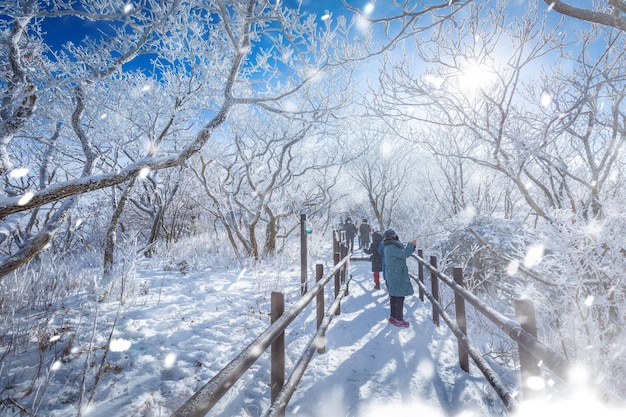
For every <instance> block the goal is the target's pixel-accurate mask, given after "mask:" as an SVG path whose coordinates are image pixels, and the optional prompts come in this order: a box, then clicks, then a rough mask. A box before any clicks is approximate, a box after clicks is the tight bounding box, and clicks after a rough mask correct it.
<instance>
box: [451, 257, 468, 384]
mask: <svg viewBox="0 0 626 417" xmlns="http://www.w3.org/2000/svg"><path fill="white" fill-rule="evenodd" d="M452 276H453V277H454V282H456V283H457V284H458V285H460V286H461V287H463V288H465V283H464V281H463V269H461V268H454V269H453V270H452ZM454 308H455V313H456V325H457V326H458V327H459V330H461V332H462V333H463V334H464V335H465V336H466V337H467V319H466V316H465V300H464V299H463V297H461V296H460V295H459V294H457V293H456V292H455V293H454ZM458 347H459V365H460V366H461V369H463V370H464V371H465V372H468V373H469V354H468V353H467V350H466V349H465V347H464V346H463V344H462V343H461V342H460V341H458Z"/></svg>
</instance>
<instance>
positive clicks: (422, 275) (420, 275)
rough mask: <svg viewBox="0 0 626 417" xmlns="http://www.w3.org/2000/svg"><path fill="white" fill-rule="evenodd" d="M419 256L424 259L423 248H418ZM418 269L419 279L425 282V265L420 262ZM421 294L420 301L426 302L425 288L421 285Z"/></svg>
mask: <svg viewBox="0 0 626 417" xmlns="http://www.w3.org/2000/svg"><path fill="white" fill-rule="evenodd" d="M417 256H419V257H420V259H424V251H423V250H422V249H418V250H417ZM418 263H419V265H418V269H417V279H419V281H420V282H421V283H422V284H423V283H424V265H422V263H421V262H418ZM419 287H420V288H419V296H420V301H421V302H424V290H423V288H422V286H421V285H420V286H419Z"/></svg>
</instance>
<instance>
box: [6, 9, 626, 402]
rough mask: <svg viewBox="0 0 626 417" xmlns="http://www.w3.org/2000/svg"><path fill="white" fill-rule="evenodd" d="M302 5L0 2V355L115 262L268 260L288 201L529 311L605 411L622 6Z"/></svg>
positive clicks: (620, 248) (112, 272)
mask: <svg viewBox="0 0 626 417" xmlns="http://www.w3.org/2000/svg"><path fill="white" fill-rule="evenodd" d="M301 3H305V4H306V2H297V1H293V2H288V1H280V0H236V1H223V0H205V1H191V2H190V1H183V0H173V1H166V2H164V1H160V0H143V1H140V2H128V3H127V4H126V5H124V4H122V3H121V2H117V1H113V0H94V1H90V2H75V1H65V0H50V1H46V2H41V1H33V0H19V1H11V2H3V3H2V4H1V5H0V58H1V59H0V86H1V94H2V96H1V103H2V104H1V107H0V178H1V181H2V187H1V190H0V192H1V193H2V196H1V197H0V219H1V221H2V223H1V224H0V231H1V233H0V315H1V317H2V327H1V328H0V341H1V344H0V358H1V359H2V360H3V362H5V363H9V362H10V359H11V357H12V356H13V355H19V354H20V352H23V351H25V350H27V349H29V346H30V347H31V348H35V349H36V348H37V345H38V344H41V343H44V344H45V340H44V341H42V338H41V337H39V338H38V337H36V336H32V335H35V334H42V335H47V330H46V326H47V322H46V314H47V312H50V310H51V309H55V308H61V307H62V306H63V300H65V299H69V298H72V297H76V296H78V295H80V294H88V293H93V292H97V294H98V297H99V299H100V300H102V301H104V300H108V299H110V298H111V297H113V298H114V297H117V296H118V295H117V294H118V292H116V291H113V289H114V288H117V287H119V286H120V279H121V278H120V277H124V276H127V275H128V270H127V269H128V268H132V267H133V266H134V265H135V263H134V262H133V261H132V259H134V258H144V257H149V258H151V257H161V258H165V259H166V258H167V257H168V254H169V253H170V251H172V250H173V248H177V247H178V248H179V249H178V251H179V252H180V247H189V246H190V244H189V241H190V240H191V239H192V238H193V239H194V240H195V241H201V242H202V245H203V247H204V248H207V249H206V250H207V251H209V252H211V251H215V252H216V253H217V252H219V257H220V259H222V260H223V266H230V267H235V268H237V267H243V266H247V267H254V265H258V264H260V263H263V262H272V259H274V258H275V257H276V256H278V255H279V254H281V253H284V252H286V251H293V250H294V249H293V243H294V242H297V239H298V237H299V235H298V233H299V223H298V222H299V219H300V213H301V212H303V210H304V211H306V213H307V214H308V216H309V219H310V220H311V221H312V222H313V224H314V226H315V230H316V231H319V233H326V232H330V231H331V230H332V228H333V227H334V226H335V225H336V224H337V222H338V221H339V219H340V218H341V217H345V216H346V215H352V216H356V218H358V217H360V216H367V217H369V218H370V220H371V223H373V225H374V226H375V228H376V229H379V230H381V229H384V228H386V227H389V226H393V227H394V228H396V229H397V230H398V231H399V232H400V233H401V235H402V236H404V237H407V238H408V237H411V238H413V237H415V238H417V239H418V246H420V247H423V248H424V249H427V250H428V249H430V250H432V251H435V252H436V253H437V254H438V255H439V256H441V257H442V259H443V260H444V264H445V262H447V263H448V264H449V265H452V264H453V263H454V264H455V265H461V266H463V267H464V268H465V271H466V274H467V278H468V280H469V281H468V282H469V285H470V286H471V288H472V290H473V291H475V292H477V293H481V294H482V296H484V297H485V298H486V299H492V300H494V303H495V304H497V299H498V298H500V297H522V296H524V297H528V298H531V299H533V300H534V301H535V303H536V306H537V309H538V314H539V316H543V317H544V318H545V320H546V321H544V322H542V323H541V325H540V326H541V332H542V334H543V335H545V337H546V338H547V339H548V340H546V341H545V342H546V344H548V345H550V346H551V348H553V349H554V350H555V351H557V352H559V353H560V354H561V355H562V356H563V357H565V358H567V359H568V360H571V361H577V362H582V363H585V364H587V365H588V366H590V368H592V369H593V370H594V372H596V374H595V375H594V378H595V379H594V380H595V381H597V384H598V385H600V386H602V388H603V392H604V393H605V395H606V397H607V398H617V397H622V396H623V393H624V392H625V391H626V382H624V375H625V374H626V361H625V360H624V359H625V357H626V352H625V350H624V349H625V348H624V346H626V343H625V342H626V302H625V301H626V300H625V297H626V281H625V273H624V260H625V256H626V252H625V251H626V242H625V239H626V238H625V236H626V217H625V216H626V215H625V212H624V205H625V204H626V192H625V191H626V190H625V189H624V184H623V182H624V179H625V178H624V175H625V172H626V171H625V168H626V167H625V164H626V158H625V156H624V152H623V150H624V145H625V144H626V143H625V141H626V104H625V102H624V99H625V98H626V56H625V54H626V42H625V40H626V39H625V36H626V33H625V30H626V3H625V2H624V1H622V0H598V1H594V2H588V3H593V6H589V8H588V9H584V8H580V7H579V6H576V5H570V4H569V3H567V2H562V1H549V0H546V1H545V2H544V1H538V0H535V1H530V2H520V1H517V0H508V1H507V0H498V1H487V0H484V1H483V0H481V1H469V0H456V1H454V0H453V1H448V0H442V1H441V2H434V1H433V2H421V1H412V0H393V1H389V2H380V1H379V2H377V3H375V2H371V3H368V2H363V1H360V2H358V1H351V0H344V2H343V4H342V5H341V8H339V7H338V8H337V9H333V10H328V11H326V13H325V14H313V13H310V12H309V13H307V12H306V10H305V9H304V8H299V7H302V5H301ZM338 3H339V2H338ZM381 3H385V4H381ZM571 3H574V2H573V1H572V2H571ZM299 5H300V6H299ZM73 26H76V27H78V26H80V27H83V28H85V30H84V32H80V31H78V32H77V31H72V30H71V28H72V27H73ZM59 28H63V29H62V30H60V29H59ZM77 33H78V34H79V35H77ZM329 239H330V238H329ZM186 267H187V266H186ZM94 271H96V272H95V273H94ZM94 275H95V276H94ZM35 313H37V314H38V315H37V317H39V319H32V321H30V320H29V326H28V328H24V327H22V326H18V325H16V323H17V321H18V320H20V319H21V318H23V317H24V316H29V317H30V316H35ZM39 313H41V314H39ZM542 313H543V314H542ZM20 332H25V333H24V334H21V333H20ZM46 337H47V336H46ZM42 354H43V353H42ZM41 360H42V363H43V362H45V360H44V359H41ZM9 374H10V367H6V366H2V367H0V398H1V397H2V392H3V390H4V389H5V382H4V381H7V380H8V379H9V378H8V375H9ZM29 395H30V393H26V392H25V393H23V397H24V398H27V397H28V396H29ZM24 402H25V403H28V400H25V401H24Z"/></svg>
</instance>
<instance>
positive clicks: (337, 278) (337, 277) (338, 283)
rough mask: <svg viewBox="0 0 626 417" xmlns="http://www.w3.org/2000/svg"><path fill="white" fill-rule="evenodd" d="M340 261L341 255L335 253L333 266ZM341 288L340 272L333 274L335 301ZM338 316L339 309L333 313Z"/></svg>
mask: <svg viewBox="0 0 626 417" xmlns="http://www.w3.org/2000/svg"><path fill="white" fill-rule="evenodd" d="M339 261H341V253H339V252H335V265H337V264H338V263H339ZM340 287H341V271H340V270H337V272H335V299H336V298H337V297H339V288H340ZM338 315H339V308H338V309H337V311H335V316H338Z"/></svg>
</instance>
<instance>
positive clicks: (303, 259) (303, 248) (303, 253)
mask: <svg viewBox="0 0 626 417" xmlns="http://www.w3.org/2000/svg"><path fill="white" fill-rule="evenodd" d="M305 227H306V214H305V213H301V214H300V295H304V294H306V292H307V291H308V288H307V283H306V278H307V253H308V250H307V245H306V243H307V237H306V232H305V231H304V229H305Z"/></svg>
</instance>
